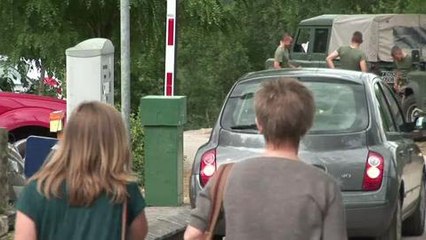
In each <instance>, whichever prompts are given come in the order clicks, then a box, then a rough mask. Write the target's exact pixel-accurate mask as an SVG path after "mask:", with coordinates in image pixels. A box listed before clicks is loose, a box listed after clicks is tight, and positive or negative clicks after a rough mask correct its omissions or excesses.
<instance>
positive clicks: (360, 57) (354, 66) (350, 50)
mask: <svg viewBox="0 0 426 240" xmlns="http://www.w3.org/2000/svg"><path fill="white" fill-rule="evenodd" d="M362 42H363V40H362V33H361V32H359V31H356V32H354V33H353V35H352V41H351V45H349V46H342V47H339V48H338V49H337V50H335V51H334V52H332V53H331V54H330V55H328V56H327V58H326V61H327V66H328V67H329V68H335V66H334V63H333V60H334V59H336V58H338V57H340V67H341V68H342V69H347V70H354V71H362V72H367V70H368V69H367V57H366V56H365V54H364V52H362V51H361V49H359V48H360V46H361V44H362Z"/></svg>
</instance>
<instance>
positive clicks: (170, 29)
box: [164, 0, 177, 96]
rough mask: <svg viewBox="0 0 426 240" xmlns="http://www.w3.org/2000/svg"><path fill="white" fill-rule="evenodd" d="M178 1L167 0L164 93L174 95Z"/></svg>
mask: <svg viewBox="0 0 426 240" xmlns="http://www.w3.org/2000/svg"><path fill="white" fill-rule="evenodd" d="M176 1H177V0H167V17H166V62H165V76H164V95H165V96H173V95H174V89H175V62H176Z"/></svg>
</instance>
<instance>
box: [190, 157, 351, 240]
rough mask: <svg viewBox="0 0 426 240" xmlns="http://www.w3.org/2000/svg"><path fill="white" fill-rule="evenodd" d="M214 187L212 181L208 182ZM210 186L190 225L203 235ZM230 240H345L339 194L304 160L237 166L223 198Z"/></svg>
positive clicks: (260, 161)
mask: <svg viewBox="0 0 426 240" xmlns="http://www.w3.org/2000/svg"><path fill="white" fill-rule="evenodd" d="M210 183H211V182H210ZM211 185H212V184H207V185H206V187H205V189H204V190H203V191H202V192H201V193H200V195H199V196H198V198H197V207H196V208H195V209H194V210H193V211H192V213H191V218H190V223H189V225H191V226H193V227H195V228H197V229H199V230H201V231H205V230H206V228H207V222H208V217H209V214H210V207H211V205H210V188H211V187H212V186H211ZM224 211H225V222H226V240H239V239H244V240H250V239H253V240H254V239H256V240H257V239H268V240H274V239H277V240H278V239H279V240H282V239H286V240H343V239H347V234H346V222H345V215H344V208H343V202H342V196H341V192H340V190H339V187H338V186H337V184H336V183H335V181H334V180H333V179H332V178H331V177H330V176H328V175H327V174H326V173H324V172H322V171H321V170H319V169H317V168H315V167H313V166H310V165H307V164H305V163H303V162H301V161H294V160H287V159H283V158H272V157H261V158H252V159H247V160H245V161H242V162H239V163H236V164H235V165H234V166H233V168H232V170H231V173H230V176H229V179H228V186H227V188H226V190H225V193H224Z"/></svg>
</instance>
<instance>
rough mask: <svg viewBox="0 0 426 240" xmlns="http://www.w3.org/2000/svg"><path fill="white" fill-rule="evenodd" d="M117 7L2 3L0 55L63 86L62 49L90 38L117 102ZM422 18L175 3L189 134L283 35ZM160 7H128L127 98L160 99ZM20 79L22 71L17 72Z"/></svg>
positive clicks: (292, 6) (304, 7)
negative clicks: (33, 65) (105, 48)
mask: <svg viewBox="0 0 426 240" xmlns="http://www.w3.org/2000/svg"><path fill="white" fill-rule="evenodd" d="M119 3H120V0H64V1H54V0H20V1H16V0H0V31H1V33H2V34H0V55H5V56H8V57H9V61H11V62H12V63H11V64H13V66H16V65H18V66H23V65H25V64H23V60H24V59H28V60H36V61H37V63H38V64H39V65H40V68H43V69H46V71H47V72H48V73H49V74H55V76H57V77H59V79H60V80H62V81H63V82H64V85H65V79H64V73H65V54H64V52H65V49H67V48H69V47H72V46H74V45H76V44H77V43H79V42H81V41H83V40H85V39H88V38H93V37H104V38H108V39H111V40H112V42H113V44H114V46H115V48H116V54H115V59H116V65H115V79H116V83H115V86H116V99H120V98H119V96H120V61H119V60H120V59H119V57H120V54H119V53H120V9H119V5H120V4H119ZM358 13H426V4H424V0H358V1H353V0H339V1H335V0H317V1H311V0H269V1H266V0H256V1H249V0H185V1H178V19H179V21H178V51H177V62H178V65H177V73H176V74H177V76H176V80H177V94H180V95H186V96H188V117H189V124H188V126H187V127H189V128H196V127H208V126H212V125H213V124H214V122H215V120H216V118H217V113H218V112H219V110H220V107H221V105H222V101H223V99H224V97H225V96H226V94H227V92H228V91H229V89H230V87H231V86H232V84H233V83H234V82H235V81H236V80H237V79H238V77H240V76H242V75H243V74H244V73H246V72H248V71H256V70H261V69H263V68H264V61H265V59H267V58H269V57H271V56H272V55H273V52H274V50H275V48H276V46H277V45H278V43H279V39H280V36H281V35H282V34H283V33H284V32H290V33H294V31H295V30H296V27H297V24H298V22H299V21H300V20H302V19H305V18H308V17H314V16H317V15H321V14H358ZM165 18H166V1H151V0H132V1H131V34H130V35H131V62H132V66H131V67H132V74H131V89H132V94H131V99H132V102H131V103H132V104H131V107H132V111H133V112H136V110H137V108H138V105H139V100H140V98H141V97H142V96H144V95H148V94H162V92H163V90H162V89H163V84H164V49H165V46H164V45H165V44H164V43H165V41H164V37H165ZM20 69H21V70H22V72H24V69H25V68H24V67H20Z"/></svg>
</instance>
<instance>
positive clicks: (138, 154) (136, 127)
mask: <svg viewBox="0 0 426 240" xmlns="http://www.w3.org/2000/svg"><path fill="white" fill-rule="evenodd" d="M130 137H131V147H132V158H133V166H132V167H133V171H134V172H135V173H136V174H137V176H138V179H139V184H140V185H143V183H144V171H145V170H144V169H145V168H144V132H143V128H142V121H141V118H140V115H137V114H132V115H131V116H130Z"/></svg>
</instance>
